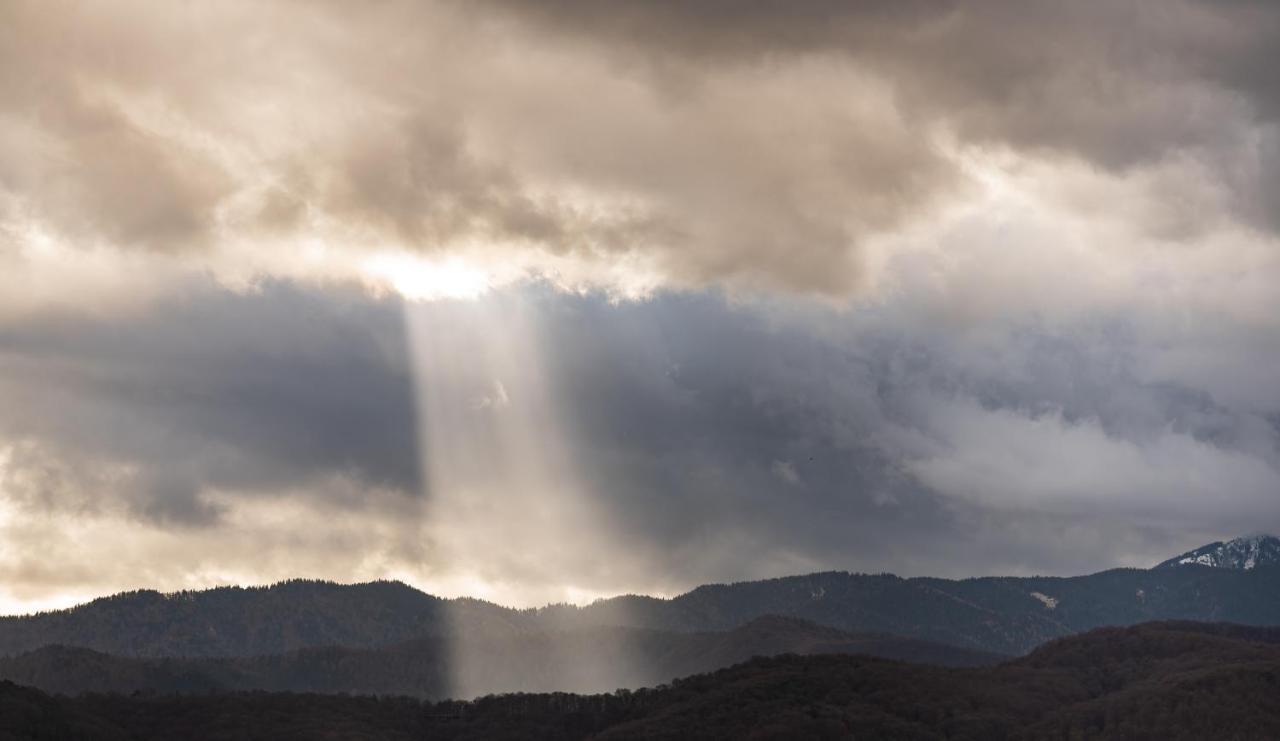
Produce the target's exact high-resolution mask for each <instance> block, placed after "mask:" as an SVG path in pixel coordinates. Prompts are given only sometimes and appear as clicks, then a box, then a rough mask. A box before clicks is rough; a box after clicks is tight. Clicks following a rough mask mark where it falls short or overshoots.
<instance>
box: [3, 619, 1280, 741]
mask: <svg viewBox="0 0 1280 741" xmlns="http://www.w3.org/2000/svg"><path fill="white" fill-rule="evenodd" d="M1277 696H1280V631H1277V630H1268V629H1259V628H1246V627H1241V626H1230V625H1204V624H1195V623H1184V622H1173V623H1151V624H1144V625H1140V626H1134V627H1128V628H1108V629H1102V630H1097V631H1092V632H1090V633H1087V634H1084V635H1080V636H1074V637H1071V638H1066V639H1062V640H1060V641H1055V642H1053V643H1051V644H1049V645H1047V646H1045V647H1043V648H1041V649H1040V650H1037V651H1036V652H1034V653H1032V654H1031V655H1029V656H1027V657H1024V658H1022V659H1019V660H1016V661H1012V662H1008V663H1005V664H1001V665H998V666H994V667H986V668H968V669H947V668H941V667H932V666H924V665H917V664H906V663H900V662H895V661H890V660H885V659H876V658H871V657H865V656H848V655H815V656H794V655H787V656H778V657H773V658H758V659H754V660H752V661H749V662H746V663H743V664H739V665H737V666H734V667H731V668H728V669H723V670H720V671H717V672H714V673H709V674H702V675H698V676H694V677H689V678H687V679H682V680H678V681H675V682H672V683H671V684H669V685H665V686H659V687H654V688H650V689H643V690H637V691H619V692H613V693H609V694H603V695H589V696H584V695H573V694H565V693H553V694H512V695H498V696H489V697H484V698H480V699H477V700H475V701H473V702H456V701H450V702H437V703H432V702H423V701H419V700H415V699H410V698H398V697H373V696H343V695H336V696H335V695H315V694H291V693H262V692H258V693H230V694H212V695H185V696H172V695H170V696H136V697H127V696H120V695H88V696H84V697H81V698H76V699H69V698H65V697H62V698H51V697H49V696H47V695H43V694H42V693H39V692H36V691H34V690H30V689H26V688H22V687H18V686H16V685H13V684H10V683H3V684H0V710H3V711H5V712H0V737H3V738H14V739H34V738H58V739H115V738H119V739H126V738H127V739H134V740H135V741H150V740H151V739H173V738H183V739H191V740H192V741H213V740H215V739H217V740H221V739H244V738H271V739H331V738H332V739H338V738H341V739H361V738H367V739H375V738H376V739H417V738H433V739H580V738H588V737H591V738H600V739H639V738H670V739H677V738H707V739H721V738H723V739H731V738H732V739H737V738H799V737H804V738H817V739H825V738H832V739H835V738H851V737H852V738H876V739H944V738H945V739H1054V740H1055V741H1058V740H1060V739H1173V740H1178V739H1195V740H1196V741H1201V740H1204V739H1237V740H1239V741H1252V740H1253V739H1259V740H1261V739H1274V738H1280V703H1277V702H1275V698H1276V697H1277ZM6 733H7V736H6V735H5V734H6Z"/></svg>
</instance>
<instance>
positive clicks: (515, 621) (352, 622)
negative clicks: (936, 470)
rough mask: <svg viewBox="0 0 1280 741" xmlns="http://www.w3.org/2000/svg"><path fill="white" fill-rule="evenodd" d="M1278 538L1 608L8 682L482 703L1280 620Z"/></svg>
mask: <svg viewBox="0 0 1280 741" xmlns="http://www.w3.org/2000/svg"><path fill="white" fill-rule="evenodd" d="M1275 542H1276V539H1275V538H1270V537H1267V536H1258V537H1254V538H1246V539H1237V540H1235V541H1229V542H1227V543H1215V544H1210V545H1209V546H1205V547H1204V548H1201V549H1197V550H1195V551H1191V552H1190V553H1188V554H1185V555H1184V556H1180V557H1177V558H1175V559H1171V560H1170V561H1166V562H1163V563H1161V564H1160V565H1158V566H1157V567H1155V568H1152V569H1112V570H1109V571H1103V572H1099V573H1096V574H1091V575H1087V576H1079V577H984V578H974V579H960V580H951V579H937V578H925V577H921V578H909V579H904V578H900V577H897V576H893V575H889V574H851V573H846V572H824V573H816V574H808V575H804V576H792V577H785V578H779V579H769V580H763V581H753V582H741V583H736V584H715V585H705V586H702V587H698V588H697V589H694V590H692V591H690V592H687V593H685V594H682V595H679V596H676V597H673V598H670V599H664V598H655V597H645V596H637V595H628V596H622V597H616V598H613V599H607V600H600V601H597V602H595V603H592V604H590V605H586V606H573V605H551V606H547V607H543V608H538V609H526V610H516V609H511V608H506V607H502V606H499V605H495V604H492V603H489V602H484V601H481V600H474V599H442V598H439V597H435V596H432V595H429V594H425V593H423V592H420V591H418V590H416V589H413V588H412V587H409V586H407V585H405V584H402V583H399V582H385V581H383V582H371V583H365V584H352V585H341V584H333V583H328V582H319V581H303V580H294V581H288V582H282V583H280V584H276V585H273V586H269V587H250V588H243V587H220V588H216V589H210V590H204V591H189V592H178V593H170V594H162V593H159V592H154V591H146V590H144V591H136V592H128V593H123V594H119V595H115V596H112V597H106V598H102V599H98V600H94V601H92V602H89V603H86V604H84V605H80V606H78V607H74V608H70V609H67V610H58V611H53V612H46V613H40V614H36V615H29V616H13V617H4V618H0V657H3V658H0V678H9V679H13V680H15V681H19V682H21V683H23V684H30V685H34V686H36V687H40V688H44V689H47V690H49V691H53V692H66V693H76V692H81V691H86V690H89V691H118V692H131V691H137V690H156V691H162V692H170V691H178V692H192V691H209V690H219V691H232V690H248V689H262V690H289V691H315V692H370V693H392V694H403V695H413V696H417V697H425V698H442V697H447V696H448V697H463V698H465V697H474V696H478V695H482V694H486V693H495V692H511V691H535V690H536V691H575V692H591V691H604V690H612V689H615V688H619V687H640V686H647V685H653V684H658V683H661V682H665V681H668V680H670V679H672V678H674V677H679V676H685V675H689V674H694V673H699V672H706V671H711V670H714V669H717V668H720V667H724V666H729V665H731V664H734V663H737V662H740V661H743V660H746V659H748V658H750V657H752V656H756V655H763V656H767V655H777V654H784V653H794V654H802V655H803V654H814V653H858V654H865V655H871V656H879V657H886V658H893V659H903V660H909V661H914V662H919V663H927V664H935V665H942V666H974V665H981V664H990V663H994V662H996V661H999V660H1000V659H1001V658H1002V657H1007V656H1018V655H1023V654H1026V653H1028V652H1030V651H1032V650H1034V649H1036V648H1037V647H1039V646H1041V645H1043V644H1045V643H1046V642H1049V641H1052V640H1054V639H1058V638H1062V637H1065V636H1070V635H1073V634H1077V633H1081V632H1084V631H1088V630H1091V629H1094V628H1099V627H1103V626H1125V625H1133V624H1137V623H1142V622H1148V621H1160V620H1195V621H1211V622H1231V623H1239V624H1247V625H1280V564H1277V563H1276V562H1275V556H1274V553H1275V550H1274V545H1275Z"/></svg>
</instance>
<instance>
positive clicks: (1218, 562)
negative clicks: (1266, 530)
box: [1156, 535, 1280, 570]
mask: <svg viewBox="0 0 1280 741" xmlns="http://www.w3.org/2000/svg"><path fill="white" fill-rule="evenodd" d="M1188 564H1198V565H1200V566H1212V567H1214V568H1219V569H1242V570H1248V569H1252V568H1255V567H1257V566H1268V565H1273V564H1280V538H1277V537H1276V536H1274V535H1250V536H1246V537H1243V538H1236V539H1235V540H1228V541H1225V542H1223V541H1218V542H1216V543H1210V544H1208V545H1204V546H1200V547H1199V548H1197V549H1195V550H1194V551H1187V552H1186V553H1183V554H1182V555H1180V556H1174V557H1173V558H1171V559H1169V560H1168V561H1164V562H1162V563H1159V564H1157V565H1156V568H1157V569H1163V568H1169V567H1171V566H1184V565H1188Z"/></svg>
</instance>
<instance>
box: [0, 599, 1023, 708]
mask: <svg viewBox="0 0 1280 741" xmlns="http://www.w3.org/2000/svg"><path fill="white" fill-rule="evenodd" d="M781 653H795V654H813V653H858V654H865V655H868V656H880V657H885V658H894V659H904V660H913V661H917V662H923V663H930V664H937V665H941V666H980V665H986V664H994V663H996V662H998V661H1000V660H1003V659H1006V658H1008V657H1004V656H999V655H995V654H985V653H979V652H975V651H968V650H965V649H962V648H956V647H953V646H945V645H941V644H934V643H928V642H925V641H919V640H914V639H909V638H897V637H894V636H887V635H867V634H853V633H847V632H844V631H840V630H836V629H834V628H827V627H823V626H819V625H814V624H812V623H806V622H803V621H799V620H795V619H791V618H772V617H769V618H761V619H758V620H755V621H752V622H751V623H749V624H747V625H744V626H742V627H740V628H737V629H735V630H732V631H727V632H723V633H672V632H664V631H651V630H642V629H636V628H603V627H600V628H585V629H582V630H579V631H575V632H569V633H552V634H536V633H525V634H513V635H510V636H507V637H505V638H499V639H485V640H480V639H473V640H472V641H470V642H468V643H467V644H464V645H461V646H458V645H451V644H450V643H449V642H448V641H445V640H443V639H439V638H424V639H419V640H416V641H412V642H409V643H404V644H398V645H395V646H390V647H386V648H380V649H352V648H340V647H326V648H309V649H303V650H301V651H295V652H290V653H287V654H282V655H275V656H260V657H249V658H221V659H218V658H203V659H174V658H130V657H118V656H111V655H108V654H103V653H100V652H97V651H92V650H89V649H83V648H68V647H65V646H47V647H44V648H41V649H37V650H35V651H32V652H29V653H25V654H22V655H19V656H14V657H8V658H0V678H2V679H8V680H12V681H14V682H17V683H19V684H24V685H30V686H33V687H37V688H39V689H42V690H45V691H47V692H53V693H59V694H79V693H82V692H118V693H124V694H128V693H131V692H135V691H159V692H186V693H191V692H196V693H202V692H209V691H232V690H268V691H290V692H345V693H364V694H396V695H412V696H416V697H426V698H434V699H443V698H446V697H474V696H477V695H482V694H493V693H500V692H515V691H525V692H555V691H559V692H568V691H573V692H600V691H607V690H613V689H617V688H619V687H643V686H649V685H656V684H662V683H664V682H669V681H671V680H672V679H674V678H676V677H682V676H687V675H689V674H695V673H701V672H708V671H714V670H716V669H720V668H723V667H726V666H730V665H732V664H736V663H740V662H742V661H746V660H748V659H750V658H752V657H754V656H772V655H776V654H781Z"/></svg>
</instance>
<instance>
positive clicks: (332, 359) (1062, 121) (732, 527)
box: [0, 0, 1280, 613]
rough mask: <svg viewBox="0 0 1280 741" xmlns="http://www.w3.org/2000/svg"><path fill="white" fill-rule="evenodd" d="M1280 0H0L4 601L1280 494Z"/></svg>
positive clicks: (1265, 501)
mask: <svg viewBox="0 0 1280 741" xmlns="http://www.w3.org/2000/svg"><path fill="white" fill-rule="evenodd" d="M1277 69H1280V7H1277V6H1276V5H1275V4H1274V3H1271V2H1266V1H1264V0H1256V1H1252V0H1159V1H1156V0H1083V1H1081V2H1073V3H1059V2H1048V1H1047V0H1044V1H1041V0H984V1H982V2H976V3H959V2H954V1H952V0H905V1H904V0H895V1H893V2H890V1H888V0H885V1H883V2H881V1H880V0H871V1H870V2H858V3H849V2H835V1H834V0H790V1H789V2H785V3H780V2H767V1H766V0H738V1H736V2H729V1H728V0H695V1H693V2H684V1H679V0H649V1H646V2H642V1H641V0H540V1H539V2H536V3H533V2H523V1H516V0H466V1H465V2H464V1H463V0H423V1H422V2H408V1H404V2H401V1H400V0H378V1H377V2H371V3H345V2H337V1H336V0H335V1H334V2H290V1H288V0H275V1H271V2H239V1H237V0H228V1H227V2H218V3H195V2H170V1H168V0H163V1H162V0H148V1H136V0H119V1H115V2H91V1H89V0H84V1H82V2H70V1H63V0H52V1H44V2H34V1H32V2H28V1H26V0H13V1H12V2H6V3H3V4H0V612H6V613H17V612H26V611H31V610H38V609H48V608H53V607H60V606H66V605H70V604H74V603H76V602H79V601H82V600H85V599H89V598H92V597H95V596H100V595H104V594H110V593H113V592H116V591H120V590H125V589H136V588H144V587H145V588H158V589H163V590H176V589H191V588H204V587H209V586H214V585H219V584H233V583H235V584H262V583H270V582H274V581H277V580H280V579H285V578H291V577H309V578H324V579H332V580H337V581H344V582H349V581H363V580H369V579H379V578H388V579H400V580H403V581H406V582H407V583H410V584H412V585H414V586H417V587H419V588H422V589H424V590H427V591H430V592H432V593H435V594H441V595H446V596H455V595H471V596H476V597H482V598H486V599H491V600H494V601H497V602H500V603H503V604H510V605H537V604H543V603H547V602H554V601H572V602H584V601H589V600H591V599H594V598H597V597H601V596H606V595H613V594H619V593H626V592H642V593H651V594H674V593H678V592H680V591H682V590H685V589H688V588H691V587H693V586H696V585H698V584H701V583H708V582H727V581H735V580H743V579H755V578H765V577H773V576H781V575H786V574H795V573H807V572H812V571H821V570H849V571H858V572H884V571H887V572H893V573H897V574H900V575H936V576H946V577H963V576H974V575H985V574H1015V575H1026V574H1057V575H1071V574H1081V573H1089V572H1092V571H1098V570H1102V569H1106V568H1111V567H1115V566H1138V567H1145V566H1149V565H1152V564H1154V563H1156V562H1158V561H1160V560H1163V559H1165V558H1167V557H1169V556H1172V555H1174V554H1176V553H1178V552H1181V551H1185V550H1188V549H1190V548H1193V547H1196V546H1199V545H1201V544H1204V543H1206V542H1209V541H1212V540H1217V539H1222V538H1229V537H1234V536H1237V535H1244V534H1250V533H1258V532H1277V531H1280V374H1278V373H1277V369H1278V368H1280V80H1278V79H1277V73H1276V70H1277Z"/></svg>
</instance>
